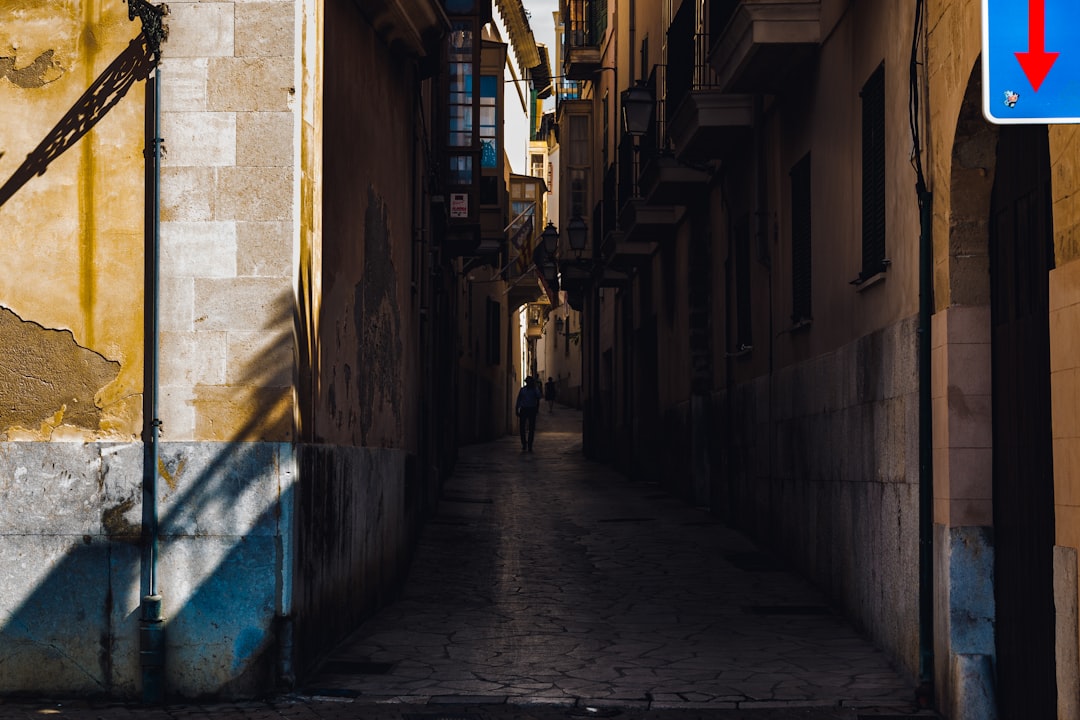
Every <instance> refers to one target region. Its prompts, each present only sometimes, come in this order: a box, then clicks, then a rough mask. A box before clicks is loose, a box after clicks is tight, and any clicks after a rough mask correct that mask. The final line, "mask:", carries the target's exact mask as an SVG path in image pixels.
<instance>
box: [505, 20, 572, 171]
mask: <svg viewBox="0 0 1080 720" xmlns="http://www.w3.org/2000/svg"><path fill="white" fill-rule="evenodd" d="M522 4H523V5H524V6H525V11H526V12H527V13H528V14H529V27H531V28H532V31H533V36H534V37H535V38H536V43H537V44H538V45H547V48H548V56H549V58H550V60H551V62H552V65H554V64H555V62H556V60H555V21H554V19H553V18H552V13H554V12H555V11H557V10H558V9H559V0H523V3H522ZM494 15H495V17H496V21H497V22H501V20H500V19H499V13H498V10H496V11H495V12H494ZM503 37H504V38H509V34H507V33H505V32H503ZM510 55H511V56H513V51H510ZM551 74H552V75H556V74H558V69H557V68H556V67H552V68H551ZM518 77H519V78H520V77H521V75H520V74H519V75H518ZM521 91H522V93H523V94H525V99H526V100H528V99H529V96H528V84H527V83H524V82H523V83H521ZM549 102H552V103H553V102H554V101H553V100H550V101H549ZM503 112H504V116H505V118H506V125H505V127H504V129H503V139H504V142H505V143H506V154H507V157H509V158H510V166H511V168H512V169H513V171H514V172H515V173H517V174H519V175H524V174H526V172H527V171H528V157H529V119H528V117H527V116H526V115H525V114H524V113H523V112H522V110H521V100H520V99H519V98H518V94H517V93H516V92H514V90H513V87H511V86H507V88H506V92H505V93H504V104H503Z"/></svg>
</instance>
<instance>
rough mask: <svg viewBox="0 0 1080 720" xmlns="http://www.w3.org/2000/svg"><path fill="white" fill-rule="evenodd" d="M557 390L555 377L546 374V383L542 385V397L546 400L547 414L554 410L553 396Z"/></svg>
mask: <svg viewBox="0 0 1080 720" xmlns="http://www.w3.org/2000/svg"><path fill="white" fill-rule="evenodd" d="M558 392H559V391H558V390H557V389H556V387H555V378H553V377H551V376H550V375H548V381H547V385H545V386H544V399H545V400H547V404H548V414H549V415H550V414H551V413H553V412H555V396H556V395H557V394H558Z"/></svg>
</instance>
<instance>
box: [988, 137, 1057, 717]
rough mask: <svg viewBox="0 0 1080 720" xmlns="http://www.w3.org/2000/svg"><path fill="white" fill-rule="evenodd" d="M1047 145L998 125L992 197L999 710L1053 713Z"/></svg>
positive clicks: (1015, 713)
mask: <svg viewBox="0 0 1080 720" xmlns="http://www.w3.org/2000/svg"><path fill="white" fill-rule="evenodd" d="M1050 201H1051V194H1050V154H1049V141H1048V136H1047V129H1046V127H1045V126H1034V125H1008V126H1003V127H1002V128H1001V129H1000V134H999V138H998V149H997V170H996V173H995V179H994V188H993V192H992V197H991V206H990V282H991V292H990V297H991V303H990V305H991V313H990V314H991V353H992V361H991V367H992V370H991V375H992V377H991V382H992V393H993V497H994V546H995V558H994V575H995V578H994V588H995V589H994V599H995V602H996V605H997V610H996V616H997V619H996V623H995V631H996V643H997V653H996V654H997V694H998V711H999V715H1000V717H1003V718H1019V717H1024V718H1030V719H1031V720H1053V719H1054V718H1056V717H1057V684H1056V680H1055V676H1056V673H1055V660H1054V632H1055V630H1054V603H1053V581H1054V578H1053V547H1054V477H1053V448H1052V442H1051V416H1050V331H1049V287H1048V282H1049V270H1050V269H1051V268H1052V267H1053V262H1054V255H1053V218H1052V214H1051V205H1050Z"/></svg>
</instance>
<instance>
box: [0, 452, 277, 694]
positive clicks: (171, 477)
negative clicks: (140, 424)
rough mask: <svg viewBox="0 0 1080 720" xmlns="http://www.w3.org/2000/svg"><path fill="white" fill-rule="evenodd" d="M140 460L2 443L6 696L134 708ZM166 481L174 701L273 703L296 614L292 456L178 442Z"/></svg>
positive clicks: (162, 502)
mask: <svg viewBox="0 0 1080 720" xmlns="http://www.w3.org/2000/svg"><path fill="white" fill-rule="evenodd" d="M142 459H143V456H142V446H141V445H140V444H134V443H86V444H76V443H31V442H27V443H10V442H9V443H4V444H0V495H2V496H3V497H4V498H5V502H4V504H3V508H2V509H0V512H2V513H3V514H4V518H3V522H0V527H2V528H3V530H2V531H0V588H2V589H0V665H3V667H4V673H2V674H0V694H19V693H30V694H46V695H47V694H62V695H102V696H114V697H137V696H138V693H139V691H140V675H139V673H140V668H139V652H138V650H139V604H140V599H141V596H140V592H139V588H140V575H141V572H142V566H141V551H140V535H141V524H140V523H141V501H142ZM161 469H162V482H161V483H160V485H159V488H158V489H159V494H158V503H159V507H160V531H161V533H160V534H161V538H160V560H159V563H158V575H159V580H158V586H159V591H160V593H161V595H162V597H163V610H164V613H163V614H164V617H165V623H166V625H165V627H166V630H165V638H166V653H165V657H166V674H167V685H168V692H169V696H170V697H189V698H197V697H200V696H205V695H210V694H220V695H224V696H229V695H235V696H251V695H254V694H258V693H260V692H263V691H264V690H265V689H266V688H267V687H271V686H272V681H273V678H274V673H275V672H276V669H277V665H278V660H279V655H278V644H277V636H276V631H277V627H278V623H277V622H276V619H277V618H279V617H282V616H284V615H287V614H288V612H289V607H290V602H291V595H290V594H291V588H292V567H291V564H290V563H291V558H292V541H291V537H292V533H291V526H292V516H293V513H292V505H293V479H294V477H295V469H294V462H293V455H292V450H291V447H290V446H288V445H280V444H272V443H245V444H234V445H228V446H225V445H221V446H214V445H207V444H204V443H166V444H164V445H163V446H162V452H161ZM31 477H32V478H34V479H35V480H36V482H27V479H28V478H31ZM43 529H47V531H43ZM238 588H243V592H238V591H237V589H238Z"/></svg>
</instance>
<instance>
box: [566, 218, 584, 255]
mask: <svg viewBox="0 0 1080 720" xmlns="http://www.w3.org/2000/svg"><path fill="white" fill-rule="evenodd" d="M566 234H567V236H568V237H569V242H570V249H571V250H572V251H573V252H574V255H576V256H577V258H578V259H581V254H582V252H584V251H585V246H586V245H587V244H588V242H589V226H588V225H586V224H585V221H584V220H582V219H581V217H580V216H579V215H575V216H574V217H573V218H571V220H570V222H569V224H567V226H566Z"/></svg>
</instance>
